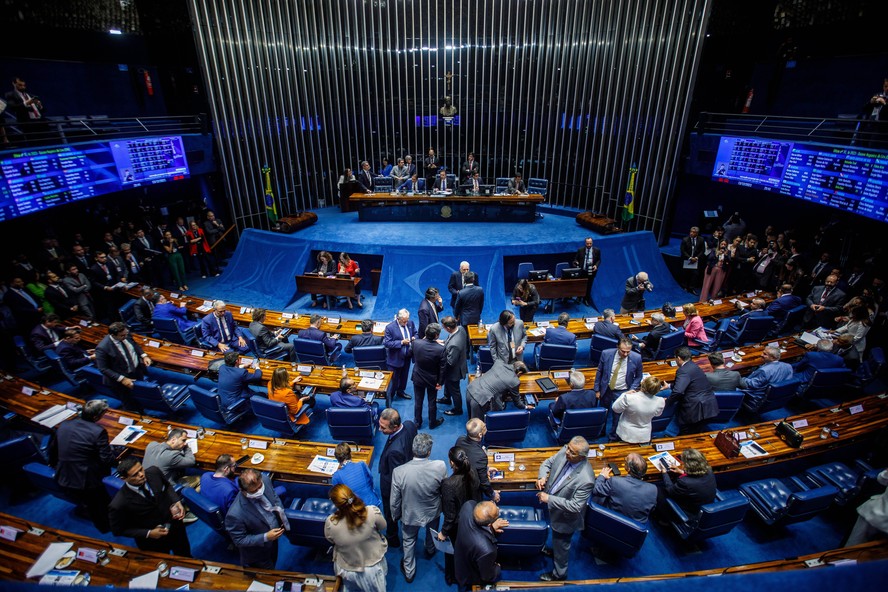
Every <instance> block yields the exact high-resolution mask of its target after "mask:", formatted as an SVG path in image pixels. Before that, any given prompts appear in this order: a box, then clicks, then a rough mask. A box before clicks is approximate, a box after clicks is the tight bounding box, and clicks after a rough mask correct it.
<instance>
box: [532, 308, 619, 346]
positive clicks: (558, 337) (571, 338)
mask: <svg viewBox="0 0 888 592" xmlns="http://www.w3.org/2000/svg"><path fill="white" fill-rule="evenodd" d="M611 312H613V311H611ZM568 323H570V315H569V314H568V313H566V312H563V313H561V314H560V315H558V321H557V324H556V325H555V326H554V327H549V328H547V329H546V334H545V335H544V336H543V343H554V344H555V345H576V344H577V336H576V335H574V334H573V333H571V332H570V331H568V330H567V325H568Z"/></svg>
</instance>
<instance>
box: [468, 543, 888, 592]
mask: <svg viewBox="0 0 888 592" xmlns="http://www.w3.org/2000/svg"><path fill="white" fill-rule="evenodd" d="M885 558H888V541H885V540H879V541H872V542H869V543H862V544H860V545H855V546H853V547H843V548H839V549H832V550H829V551H822V552H820V553H811V554H809V555H802V556H800V557H792V558H789V559H776V560H773V561H762V562H760V563H748V564H745V565H733V566H730V567H717V568H714V569H701V570H698V571H686V572H680V573H671V574H657V575H652V576H635V577H632V576H628V577H627V576H623V577H619V578H601V579H597V580H567V581H563V582H537V581H532V582H518V581H514V580H502V581H500V582H497V585H498V586H508V587H509V588H511V589H513V590H514V589H519V588H533V589H537V588H559V587H563V586H586V585H594V584H616V583H618V582H619V583H624V582H651V581H656V580H671V579H675V578H686V577H690V576H723V575H724V576H726V575H731V574H742V573H749V572H755V573H763V572H775V571H789V570H794V569H810V566H809V565H807V564H806V563H805V562H806V561H808V560H809V559H817V560H819V561H820V562H821V564H820V565H818V566H817V567H828V566H831V565H832V564H833V563H835V562H839V561H849V560H850V561H857V562H864V561H877V560H880V559H885ZM472 589H473V590H483V588H481V587H480V586H475V587H474V588H472Z"/></svg>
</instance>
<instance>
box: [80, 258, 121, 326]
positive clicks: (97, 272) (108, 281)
mask: <svg viewBox="0 0 888 592" xmlns="http://www.w3.org/2000/svg"><path fill="white" fill-rule="evenodd" d="M95 260H96V261H95V263H93V264H92V266H91V267H90V268H89V273H88V274H87V275H89V279H90V281H91V282H92V294H93V302H95V306H96V314H98V315H99V318H109V317H110V315H111V308H112V307H113V306H114V304H115V294H118V293H119V292H120V291H119V290H118V289H117V288H115V287H114V286H116V285H117V284H118V283H119V282H120V281H121V280H123V279H124V278H123V274H122V273H121V271H120V270H119V269H117V266H116V265H114V263H112V262H110V261H109V260H108V255H106V254H105V253H104V252H103V251H96V256H95Z"/></svg>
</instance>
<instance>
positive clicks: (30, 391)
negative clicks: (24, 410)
mask: <svg viewBox="0 0 888 592" xmlns="http://www.w3.org/2000/svg"><path fill="white" fill-rule="evenodd" d="M22 394H25V395H28V396H29V397H30V396H31V395H33V394H34V389H32V388H31V387H29V386H23V387H22Z"/></svg>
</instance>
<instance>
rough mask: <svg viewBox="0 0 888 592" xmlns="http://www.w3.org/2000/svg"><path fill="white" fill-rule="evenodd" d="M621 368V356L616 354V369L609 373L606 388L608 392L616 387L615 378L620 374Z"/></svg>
mask: <svg viewBox="0 0 888 592" xmlns="http://www.w3.org/2000/svg"><path fill="white" fill-rule="evenodd" d="M622 368H623V356H621V355H620V354H617V367H616V368H614V371H613V373H611V379H610V382H608V383H607V388H609V389H610V390H614V389H615V388H616V387H617V376H619V374H620V370H621V369H622Z"/></svg>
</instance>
